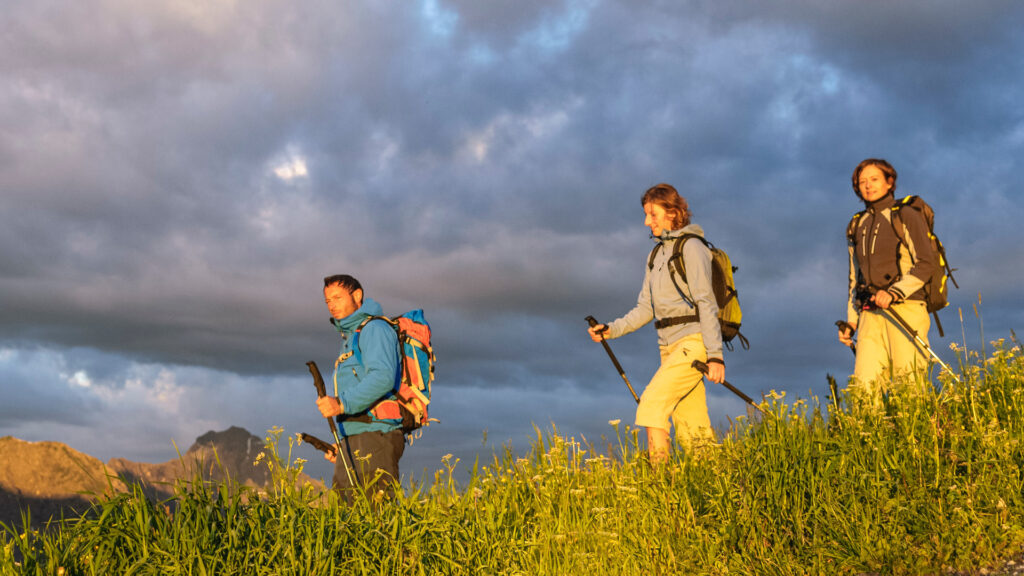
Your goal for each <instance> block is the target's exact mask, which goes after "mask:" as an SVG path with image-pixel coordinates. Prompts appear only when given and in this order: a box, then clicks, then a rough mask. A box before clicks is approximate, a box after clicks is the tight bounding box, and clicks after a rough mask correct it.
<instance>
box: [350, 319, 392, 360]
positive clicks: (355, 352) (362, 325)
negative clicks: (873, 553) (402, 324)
mask: <svg viewBox="0 0 1024 576" xmlns="http://www.w3.org/2000/svg"><path fill="white" fill-rule="evenodd" d="M374 320H383V321H385V322H387V323H388V325H390V326H391V327H392V328H397V326H398V321H397V320H392V319H391V318H388V317H387V316H367V317H366V318H364V319H363V321H362V322H360V323H359V326H358V327H357V328H356V331H355V332H354V333H353V334H352V354H353V355H354V356H355V357H356V362H359V363H360V364H362V363H363V355H362V352H361V351H360V350H359V334H360V332H362V331H363V328H365V327H366V325H367V324H369V323H370V322H372V321H374Z"/></svg>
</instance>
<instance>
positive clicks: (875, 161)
mask: <svg viewBox="0 0 1024 576" xmlns="http://www.w3.org/2000/svg"><path fill="white" fill-rule="evenodd" d="M868 166H875V167H877V168H878V169H879V170H881V171H882V174H885V179H886V180H887V181H890V182H891V183H892V188H890V189H889V193H893V192H896V169H895V168H893V167H892V164H889V163H888V162H886V161H885V160H882V159H881V158H868V159H867V160H864V161H863V162H861V163H860V164H857V167H856V168H854V170H853V179H852V180H853V191H854V192H855V193H856V194H857V198H860V199H861V200H863V199H864V197H863V196H861V195H860V173H861V172H863V171H864V169H865V168H867V167H868Z"/></svg>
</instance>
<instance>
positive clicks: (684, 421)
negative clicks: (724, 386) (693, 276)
mask: <svg viewBox="0 0 1024 576" xmlns="http://www.w3.org/2000/svg"><path fill="white" fill-rule="evenodd" d="M660 352H661V366H660V367H659V368H658V371H657V372H655V373H654V377H653V378H651V382H650V383H649V384H648V385H647V388H646V389H644V393H643V395H642V396H641V397H640V405H639V406H637V409H636V425H637V426H643V427H644V428H659V429H661V430H665V431H666V432H667V431H669V430H671V426H672V425H675V431H676V441H677V442H679V443H680V444H683V445H689V444H691V443H692V442H693V441H694V440H697V439H700V440H712V439H713V434H712V432H711V419H710V418H709V417H708V404H707V398H706V395H705V391H704V375H703V374H701V373H700V372H698V371H697V369H696V368H694V367H693V366H692V364H693V361H694V360H700V361H701V362H707V359H708V353H707V350H706V349H705V348H704V338H703V337H702V336H701V334H700V333H699V332H698V333H697V334H691V335H689V336H685V337H683V338H680V339H679V340H677V341H675V342H673V343H672V344H669V345H668V346H662V347H661V348H660Z"/></svg>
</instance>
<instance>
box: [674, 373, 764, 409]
mask: <svg viewBox="0 0 1024 576" xmlns="http://www.w3.org/2000/svg"><path fill="white" fill-rule="evenodd" d="M691 366H693V367H694V368H696V369H697V371H698V372H700V373H701V374H703V375H705V376H707V374H708V365H707V364H705V363H703V362H701V361H700V360H694V361H693V364H691ZM722 386H725V387H726V388H728V389H729V391H730V392H732V393H733V394H735V395H737V396H739V397H740V398H742V399H743V401H744V402H746V403H747V404H750V405H751V406H752V407H753V408H754V410H757V411H758V412H760V413H762V414H764V410H761V407H760V406H758V405H757V404H755V403H754V399H753V398H751V397H750V396H747V395H746V394H744V393H743V391H742V390H740V389H739V388H737V387H735V386H733V385H732V384H730V383H729V381H728V380H722Z"/></svg>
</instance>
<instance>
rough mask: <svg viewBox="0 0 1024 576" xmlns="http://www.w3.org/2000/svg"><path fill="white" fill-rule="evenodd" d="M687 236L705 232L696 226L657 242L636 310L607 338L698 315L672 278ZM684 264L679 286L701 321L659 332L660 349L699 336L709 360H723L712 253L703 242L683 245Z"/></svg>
mask: <svg viewBox="0 0 1024 576" xmlns="http://www.w3.org/2000/svg"><path fill="white" fill-rule="evenodd" d="M684 234H696V235H698V236H700V237H701V238H703V237H704V230H703V229H702V228H701V227H700V226H698V225H697V224H690V225H688V226H686V227H684V228H680V229H679V230H672V231H670V232H665V233H663V234H662V235H661V236H660V237H659V238H658V242H660V243H662V244H663V245H662V247H661V249H660V250H658V253H657V255H655V258H654V266H653V267H652V268H648V267H647V259H644V283H643V286H642V287H641V288H640V296H639V297H638V298H637V302H636V307H635V308H633V309H632V310H630V311H629V312H627V313H626V315H625V316H623V317H621V318H619V319H617V320H615V321H614V322H611V323H610V324H608V334H607V337H608V338H618V337H619V336H624V335H626V334H629V333H630V332H633V331H634V330H637V329H638V328H640V327H642V326H644V325H646V324H647V323H648V322H650V321H652V320H655V319H658V320H661V319H664V318H674V317H676V316H691V315H693V314H696V312H695V310H694V307H693V306H691V305H690V303H689V302H687V301H686V299H684V298H683V296H682V295H681V294H680V293H679V289H677V288H676V284H674V283H673V282H672V277H671V276H670V275H669V267H668V261H669V258H670V257H671V256H672V251H673V250H674V248H675V243H676V242H678V241H679V240H678V238H679V237H680V236H682V235H684ZM683 262H684V266H685V268H686V279H687V281H686V282H683V279H682V278H680V277H679V276H676V283H678V284H679V288H681V289H682V291H683V293H684V294H686V298H688V299H689V300H690V302H693V303H695V304H696V305H697V310H699V311H700V321H699V322H687V323H685V324H676V325H675V326H667V327H665V328H661V329H659V330H658V345H659V346H668V345H669V344H672V343H673V342H676V341H678V340H679V339H680V338H683V337H685V336H689V335H691V334H696V333H697V332H700V333H701V335H702V336H703V338H704V347H705V348H707V351H708V358H718V359H719V360H721V359H722V328H721V326H720V325H719V323H718V303H717V302H716V301H715V294H714V292H713V291H712V288H711V250H709V249H708V247H707V246H705V245H704V243H703V242H701V241H700V240H697V239H691V240H689V241H687V242H686V243H685V244H683Z"/></svg>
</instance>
